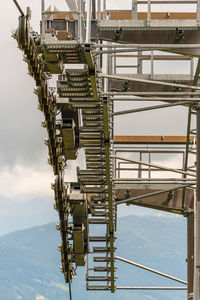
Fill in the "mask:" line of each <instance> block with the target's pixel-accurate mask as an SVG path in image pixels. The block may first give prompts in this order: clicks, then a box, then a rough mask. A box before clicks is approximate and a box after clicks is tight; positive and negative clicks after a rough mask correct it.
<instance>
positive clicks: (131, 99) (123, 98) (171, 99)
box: [109, 97, 200, 106]
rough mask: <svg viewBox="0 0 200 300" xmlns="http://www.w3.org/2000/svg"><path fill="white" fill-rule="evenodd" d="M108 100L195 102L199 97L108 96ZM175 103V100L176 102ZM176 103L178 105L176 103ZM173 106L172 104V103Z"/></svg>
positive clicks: (199, 100)
mask: <svg viewBox="0 0 200 300" xmlns="http://www.w3.org/2000/svg"><path fill="white" fill-rule="evenodd" d="M109 100H111V101H148V102H152V101H153V102H155V101H164V102H175V101H183V100H184V101H185V102H187V104H188V103H195V102H200V98H183V97H182V98H180V97H177V98H167V97H155V98H151V97H146V98H142V97H141V98H132V97H131V98H130V97H129V98H125V97H117V98H110V99H109ZM176 103H177V102H176ZM177 105H179V104H178V103H177ZM172 106H173V105H172Z"/></svg>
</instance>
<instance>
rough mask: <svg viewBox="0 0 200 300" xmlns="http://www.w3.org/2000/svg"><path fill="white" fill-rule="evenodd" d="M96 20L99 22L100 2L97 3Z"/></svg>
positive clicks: (99, 0)
mask: <svg viewBox="0 0 200 300" xmlns="http://www.w3.org/2000/svg"><path fill="white" fill-rule="evenodd" d="M97 20H98V21H100V20H101V0H98V2H97Z"/></svg>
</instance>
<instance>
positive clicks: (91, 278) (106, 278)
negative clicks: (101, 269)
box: [87, 276, 111, 281]
mask: <svg viewBox="0 0 200 300" xmlns="http://www.w3.org/2000/svg"><path fill="white" fill-rule="evenodd" d="M110 280H111V277H109V276H87V281H110Z"/></svg>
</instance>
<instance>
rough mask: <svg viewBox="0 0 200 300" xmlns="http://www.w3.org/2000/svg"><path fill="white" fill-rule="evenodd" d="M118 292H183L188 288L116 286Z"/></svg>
mask: <svg viewBox="0 0 200 300" xmlns="http://www.w3.org/2000/svg"><path fill="white" fill-rule="evenodd" d="M115 289H116V290H142V291H143V290H152V291H156V290H158V291H162V290H163V291H166V290H168V291H183V290H187V288H186V287H167V286H166V287H162V286H160V287H153V286H152V287H151V286H144V287H137V286H116V287H115Z"/></svg>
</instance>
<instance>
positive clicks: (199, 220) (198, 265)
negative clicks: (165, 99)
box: [194, 107, 200, 300]
mask: <svg viewBox="0 0 200 300" xmlns="http://www.w3.org/2000/svg"><path fill="white" fill-rule="evenodd" d="M196 166H197V184H196V186H197V189H196V222H195V223H196V224H195V225H196V226H195V229H196V230H195V232H196V249H195V272H194V273H195V278H194V281H195V283H194V300H200V107H199V108H198V109H197V157H196Z"/></svg>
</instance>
